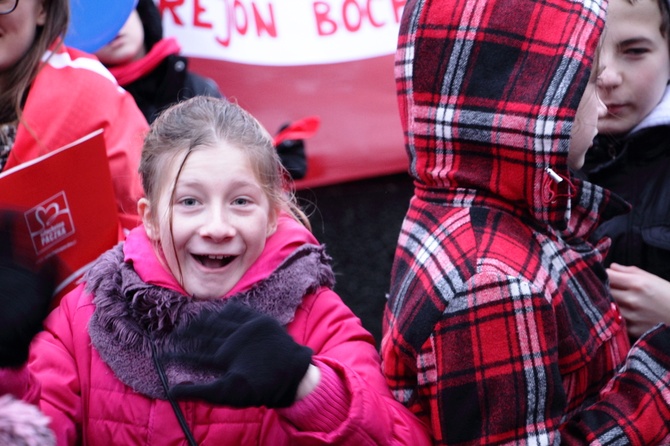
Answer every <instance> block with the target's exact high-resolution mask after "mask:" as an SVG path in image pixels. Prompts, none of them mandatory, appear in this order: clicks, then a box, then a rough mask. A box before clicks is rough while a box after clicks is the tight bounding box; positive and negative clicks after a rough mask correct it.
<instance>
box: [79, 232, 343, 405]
mask: <svg viewBox="0 0 670 446" xmlns="http://www.w3.org/2000/svg"><path fill="white" fill-rule="evenodd" d="M123 259H124V255H123V244H122V243H121V244H119V245H118V246H117V247H116V248H114V249H111V250H109V251H107V252H106V253H105V254H103V256H101V257H100V259H99V260H98V261H97V262H96V264H95V265H94V266H93V267H92V268H91V269H90V270H89V271H88V272H87V274H86V277H85V281H86V290H87V291H88V292H90V293H92V294H93V295H94V299H93V303H94V304H95V306H96V309H95V312H94V313H93V316H92V317H91V321H90V323H89V327H88V329H89V334H90V336H91V341H92V343H93V346H94V347H95V349H96V350H97V351H98V353H99V354H100V357H101V358H102V360H103V361H104V362H105V363H106V364H107V365H108V366H109V367H110V368H111V369H112V370H113V371H114V374H115V375H116V376H117V378H119V379H120V380H121V381H122V382H123V383H125V384H126V385H128V386H130V387H132V388H133V389H134V390H136V391H137V392H140V393H142V394H145V395H147V396H149V397H151V398H162V399H164V398H165V392H164V391H163V388H162V386H161V383H160V380H159V377H158V374H157V372H156V370H155V367H154V364H153V360H152V356H151V348H152V346H151V343H153V344H154V345H155V347H156V349H157V351H158V354H159V355H161V354H163V353H170V352H174V351H178V350H180V348H181V347H182V346H181V344H182V343H181V341H180V339H178V338H177V337H176V336H172V333H173V331H174V330H175V329H176V328H179V327H182V326H184V325H187V324H188V323H190V321H192V320H193V318H194V317H195V316H196V315H197V314H199V313H200V312H201V311H203V310H205V309H208V310H210V311H212V310H213V311H216V310H217V309H221V308H223V306H224V305H226V304H227V303H228V302H230V301H231V300H235V301H237V302H240V303H243V304H245V305H248V306H249V307H251V308H253V309H255V310H257V311H259V312H261V313H264V314H267V315H269V316H272V317H274V318H275V319H277V320H278V321H279V322H280V323H281V324H282V325H286V324H288V323H289V322H291V321H292V320H293V318H294V316H295V311H296V309H297V307H298V306H299V305H300V303H301V302H302V300H303V297H304V296H306V295H308V294H310V293H313V292H315V291H316V290H317V289H318V288H319V287H321V286H327V287H332V286H333V284H334V282H335V279H334V275H333V271H332V269H331V268H330V265H329V261H330V258H329V257H328V255H327V254H326V253H325V251H324V247H319V246H315V245H304V246H302V247H300V248H299V249H297V250H296V251H295V252H294V253H293V254H291V255H290V256H289V257H288V258H287V259H286V260H284V262H283V263H282V264H281V265H280V266H279V267H278V268H277V269H276V270H275V271H274V272H273V273H272V274H271V275H270V276H269V277H268V278H267V279H265V280H263V281H261V282H258V283H257V284H256V285H254V287H253V288H251V289H250V290H248V291H246V292H243V293H239V294H236V295H234V296H231V297H230V298H227V299H221V300H209V301H201V300H193V299H191V298H190V297H189V296H185V295H183V294H181V293H178V292H176V291H173V290H170V289H167V288H162V287H159V286H156V285H151V284H148V283H145V282H143V281H142V280H141V279H140V278H139V276H138V275H137V273H135V271H134V270H133V268H132V265H131V264H129V263H126V262H124V261H123ZM163 366H164V368H165V372H166V374H167V377H168V381H169V382H170V383H171V384H174V383H177V382H183V381H187V380H188V381H191V382H194V383H204V382H207V381H211V380H212V379H214V377H215V376H214V374H213V372H211V371H209V370H202V369H198V370H194V369H193V368H190V367H189V366H188V364H177V363H165V364H163Z"/></svg>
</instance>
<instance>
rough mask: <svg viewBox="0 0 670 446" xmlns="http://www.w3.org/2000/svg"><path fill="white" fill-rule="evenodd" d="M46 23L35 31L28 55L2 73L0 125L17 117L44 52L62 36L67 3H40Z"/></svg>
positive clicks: (65, 0) (63, 0) (56, 0)
mask: <svg viewBox="0 0 670 446" xmlns="http://www.w3.org/2000/svg"><path fill="white" fill-rule="evenodd" d="M41 1H42V2H43V7H44V13H45V16H46V21H45V24H44V25H43V26H39V27H38V28H37V33H36V34H35V40H34V41H33V43H32V45H31V46H30V49H29V50H28V52H27V53H26V54H25V55H24V56H23V57H22V58H21V59H19V61H18V62H17V64H16V65H14V66H13V67H11V68H10V69H9V70H7V71H6V72H5V73H4V74H3V77H4V88H3V89H2V91H0V122H2V123H9V122H13V121H15V120H17V119H19V118H20V117H21V110H22V109H23V105H24V103H25V100H26V97H27V95H28V90H29V89H30V85H31V84H32V83H33V81H34V80H35V77H36V76H37V73H38V72H39V69H40V67H41V65H42V63H41V59H42V57H43V56H44V54H45V52H46V50H47V49H48V48H49V47H50V46H51V45H52V44H54V43H55V42H56V40H57V39H58V38H59V37H61V38H62V37H63V36H64V35H65V32H66V31H67V26H68V21H69V19H70V3H69V0H41Z"/></svg>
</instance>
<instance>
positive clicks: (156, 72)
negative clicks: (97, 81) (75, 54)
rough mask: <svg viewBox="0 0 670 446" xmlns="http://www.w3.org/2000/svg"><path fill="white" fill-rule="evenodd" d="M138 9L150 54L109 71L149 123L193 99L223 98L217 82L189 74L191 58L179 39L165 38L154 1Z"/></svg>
mask: <svg viewBox="0 0 670 446" xmlns="http://www.w3.org/2000/svg"><path fill="white" fill-rule="evenodd" d="M135 10H136V11H137V14H138V16H139V18H140V21H141V22H142V28H143V30H144V49H145V51H146V52H147V54H146V55H145V56H144V57H142V58H141V59H139V60H135V61H132V62H129V63H127V64H124V65H116V66H113V67H109V70H110V71H111V72H112V74H113V75H114V77H116V79H117V80H118V82H119V84H120V85H121V86H122V87H123V88H125V89H126V90H128V92H130V94H131V95H132V96H133V97H134V98H135V101H136V102H137V105H138V107H139V108H140V110H142V113H143V114H144V117H145V118H146V119H147V121H149V123H151V122H153V121H154V119H156V117H157V116H158V115H159V114H160V112H161V111H163V110H164V109H165V108H167V107H168V106H170V105H172V104H174V103H175V102H179V101H182V100H185V99H188V98H192V97H193V96H198V95H204V96H212V97H215V98H220V97H222V95H221V92H220V91H219V87H218V86H217V85H216V82H214V81H213V80H212V79H209V78H206V77H203V76H200V75H199V74H196V73H192V72H190V71H188V59H187V58H186V57H183V56H180V55H179V52H180V51H181V48H180V46H179V43H178V42H177V40H176V39H174V38H167V39H164V38H163V24H162V23H161V16H160V12H159V10H158V7H157V6H156V4H155V3H154V0H139V1H138V2H137V6H136V7H135Z"/></svg>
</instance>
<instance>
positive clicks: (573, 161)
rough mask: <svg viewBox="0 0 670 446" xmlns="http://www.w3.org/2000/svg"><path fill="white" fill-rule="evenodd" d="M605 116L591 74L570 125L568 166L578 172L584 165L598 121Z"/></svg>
mask: <svg viewBox="0 0 670 446" xmlns="http://www.w3.org/2000/svg"><path fill="white" fill-rule="evenodd" d="M606 114H607V107H605V104H604V103H603V101H601V100H600V97H599V96H598V88H597V87H596V76H595V74H592V76H591V79H589V83H588V84H587V85H586V89H585V90H584V95H583V96H582V99H581V100H580V101H579V106H578V107H577V112H576V114H575V121H574V123H573V125H572V132H571V138H570V150H569V152H568V166H570V167H571V168H572V169H575V170H578V169H580V168H581V167H582V166H583V165H584V157H585V156H586V152H587V151H588V150H589V147H591V145H593V138H595V137H596V135H597V134H598V119H599V118H602V117H604V116H605V115H606Z"/></svg>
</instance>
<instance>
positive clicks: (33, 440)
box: [0, 395, 56, 446]
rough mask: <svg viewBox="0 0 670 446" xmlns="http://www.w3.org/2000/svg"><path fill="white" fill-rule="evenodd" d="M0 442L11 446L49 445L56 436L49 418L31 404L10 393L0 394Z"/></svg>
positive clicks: (53, 441)
mask: <svg viewBox="0 0 670 446" xmlns="http://www.w3.org/2000/svg"><path fill="white" fill-rule="evenodd" d="M0 444H5V445H12V446H51V445H55V444H56V438H55V437H54V434H53V432H51V430H50V429H49V419H48V418H47V417H45V416H44V414H43V413H41V412H40V411H39V409H37V407H35V406H34V405H32V404H27V403H25V402H24V401H21V400H17V399H15V398H13V397H12V396H11V395H3V396H0Z"/></svg>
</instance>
